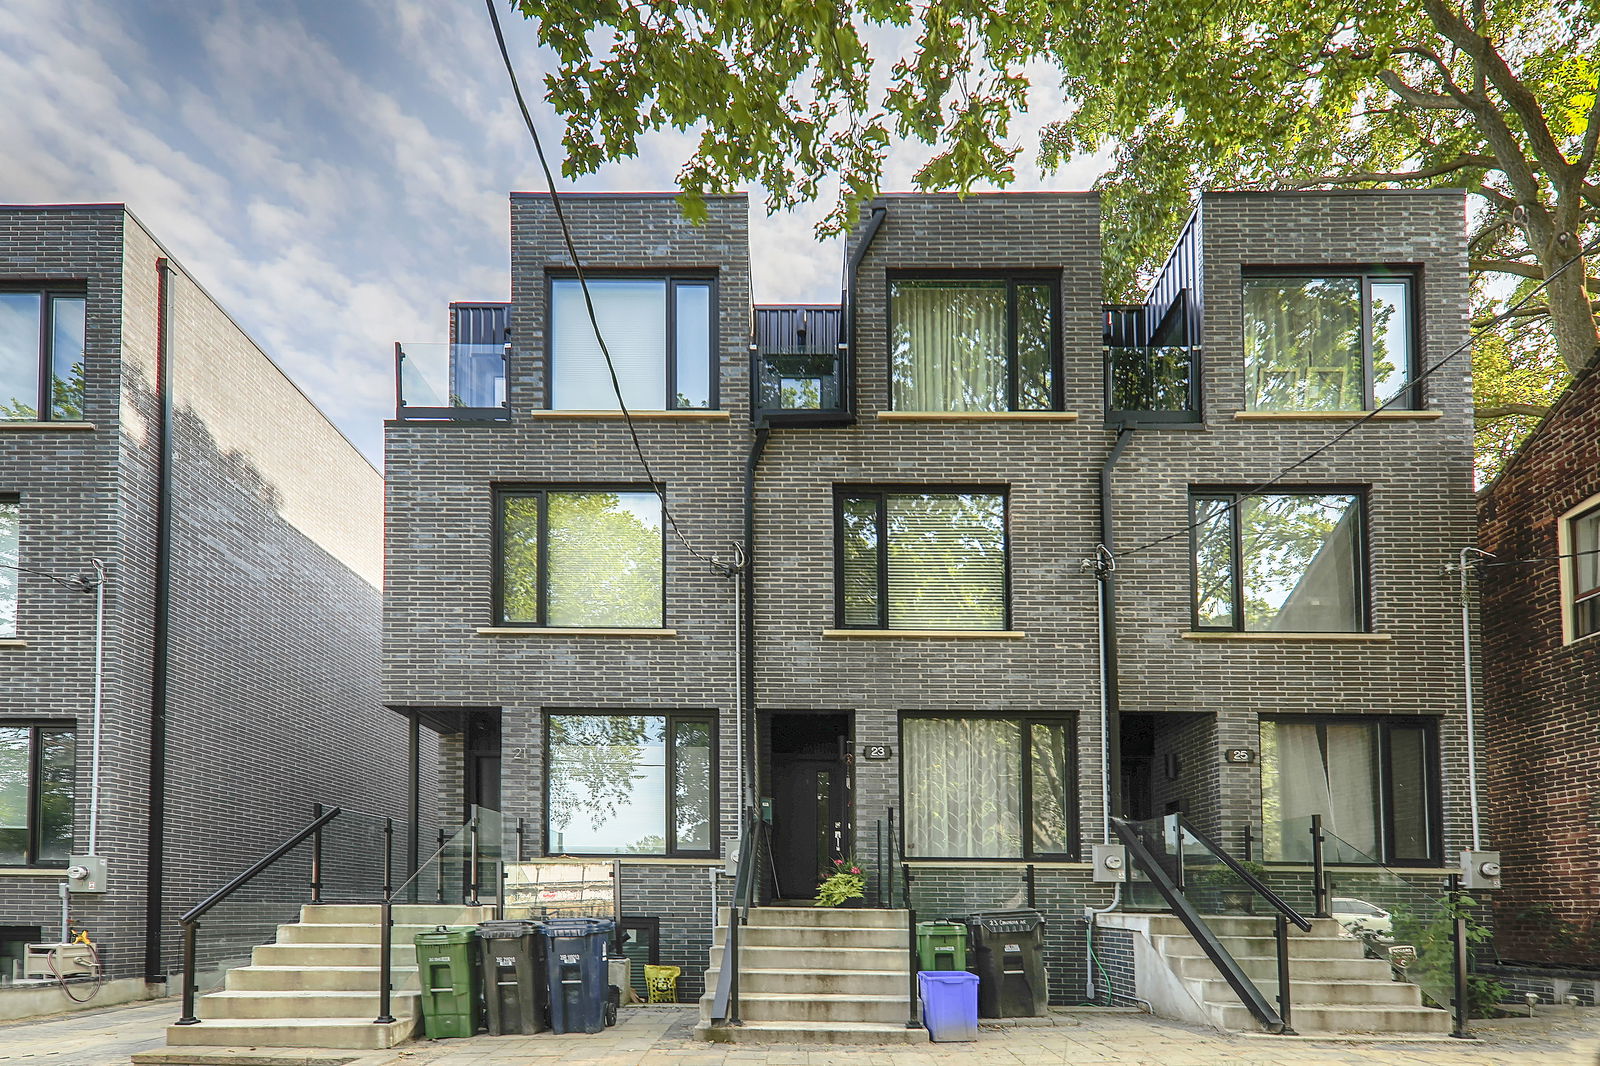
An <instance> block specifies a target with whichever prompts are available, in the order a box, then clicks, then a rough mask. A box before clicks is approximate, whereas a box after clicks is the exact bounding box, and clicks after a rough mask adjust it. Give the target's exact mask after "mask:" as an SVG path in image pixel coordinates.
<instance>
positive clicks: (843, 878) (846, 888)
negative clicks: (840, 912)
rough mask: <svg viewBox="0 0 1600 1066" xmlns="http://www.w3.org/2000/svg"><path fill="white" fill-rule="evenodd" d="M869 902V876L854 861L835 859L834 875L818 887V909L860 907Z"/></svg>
mask: <svg viewBox="0 0 1600 1066" xmlns="http://www.w3.org/2000/svg"><path fill="white" fill-rule="evenodd" d="M866 901H867V876H866V874H865V872H863V871H862V869H861V864H860V863H858V862H856V861H855V860H854V859H834V860H833V873H831V874H829V875H828V876H827V877H826V878H824V879H823V881H822V883H821V884H819V885H817V901H816V905H817V906H818V907H860V906H862V905H863V904H865V903H866Z"/></svg>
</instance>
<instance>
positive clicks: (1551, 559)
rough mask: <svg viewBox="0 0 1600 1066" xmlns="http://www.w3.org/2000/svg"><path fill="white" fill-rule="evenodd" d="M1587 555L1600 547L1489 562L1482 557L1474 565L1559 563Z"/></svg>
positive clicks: (1597, 551) (1597, 553) (1595, 553)
mask: <svg viewBox="0 0 1600 1066" xmlns="http://www.w3.org/2000/svg"><path fill="white" fill-rule="evenodd" d="M1585 555H1600V548H1585V549H1584V550H1583V551H1580V552H1567V553H1566V554H1564V555H1535V556H1532V557H1530V558H1527V559H1496V560H1495V561H1494V562H1492V563H1491V562H1489V561H1488V560H1487V559H1480V560H1478V561H1477V562H1475V563H1473V564H1472V565H1473V566H1517V565H1519V564H1521V563H1559V562H1561V560H1563V559H1579V558H1582V557H1583V556H1585Z"/></svg>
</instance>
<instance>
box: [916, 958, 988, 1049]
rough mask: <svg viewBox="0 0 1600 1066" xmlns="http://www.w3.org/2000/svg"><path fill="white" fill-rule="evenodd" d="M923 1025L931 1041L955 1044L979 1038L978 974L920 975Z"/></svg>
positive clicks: (936, 972)
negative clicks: (926, 1028)
mask: <svg viewBox="0 0 1600 1066" xmlns="http://www.w3.org/2000/svg"><path fill="white" fill-rule="evenodd" d="M917 991H918V993H919V994H920V995H921V998H922V1024H923V1025H925V1026H927V1027H928V1039H930V1040H933V1041H936V1042H938V1043H941V1044H942V1043H954V1042H957V1041H962V1040H976V1039H978V975H977V974H975V973H968V972H967V971H966V970H923V971H922V972H921V973H919V974H917Z"/></svg>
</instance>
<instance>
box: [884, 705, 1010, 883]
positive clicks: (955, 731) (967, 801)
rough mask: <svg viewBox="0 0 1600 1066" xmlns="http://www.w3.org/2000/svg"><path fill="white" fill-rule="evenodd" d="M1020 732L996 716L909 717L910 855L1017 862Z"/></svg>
mask: <svg viewBox="0 0 1600 1066" xmlns="http://www.w3.org/2000/svg"><path fill="white" fill-rule="evenodd" d="M1021 729H1022V726H1021V725H1020V723H1018V722H1014V721H1005V720H1001V719H994V718H908V719H906V721H905V729H904V735H905V767H904V774H905V777H904V781H905V795H906V849H907V852H908V854H911V855H916V856H919V857H923V858H940V857H947V858H961V859H979V858H982V859H1014V858H1020V857H1021V855H1022V734H1021Z"/></svg>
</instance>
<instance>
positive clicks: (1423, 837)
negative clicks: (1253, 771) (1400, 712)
mask: <svg viewBox="0 0 1600 1066" xmlns="http://www.w3.org/2000/svg"><path fill="white" fill-rule="evenodd" d="M1438 765H1439V756H1438V746H1437V737H1436V734H1435V732H1434V726H1433V723H1432V722H1428V721H1420V720H1416V719H1393V720H1388V719H1372V718H1356V717H1351V718H1342V719H1320V718H1319V719H1311V720H1296V719H1287V718H1276V719H1263V720H1262V722H1261V823H1262V830H1263V834H1264V837H1265V852H1264V853H1265V857H1266V858H1267V859H1268V860H1269V861H1272V860H1278V861H1287V862H1309V861H1310V859H1311V816H1312V815H1320V816H1321V817H1322V828H1323V831H1324V832H1325V833H1326V834H1327V850H1326V852H1325V854H1326V856H1327V858H1328V859H1329V860H1330V861H1333V862H1350V863H1363V862H1381V863H1383V864H1385V865H1393V864H1402V865H1403V864H1408V863H1410V864H1428V863H1436V862H1439V861H1441V860H1442V855H1443V852H1442V848H1441V846H1440V841H1439V801H1438V795H1439V787H1438Z"/></svg>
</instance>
